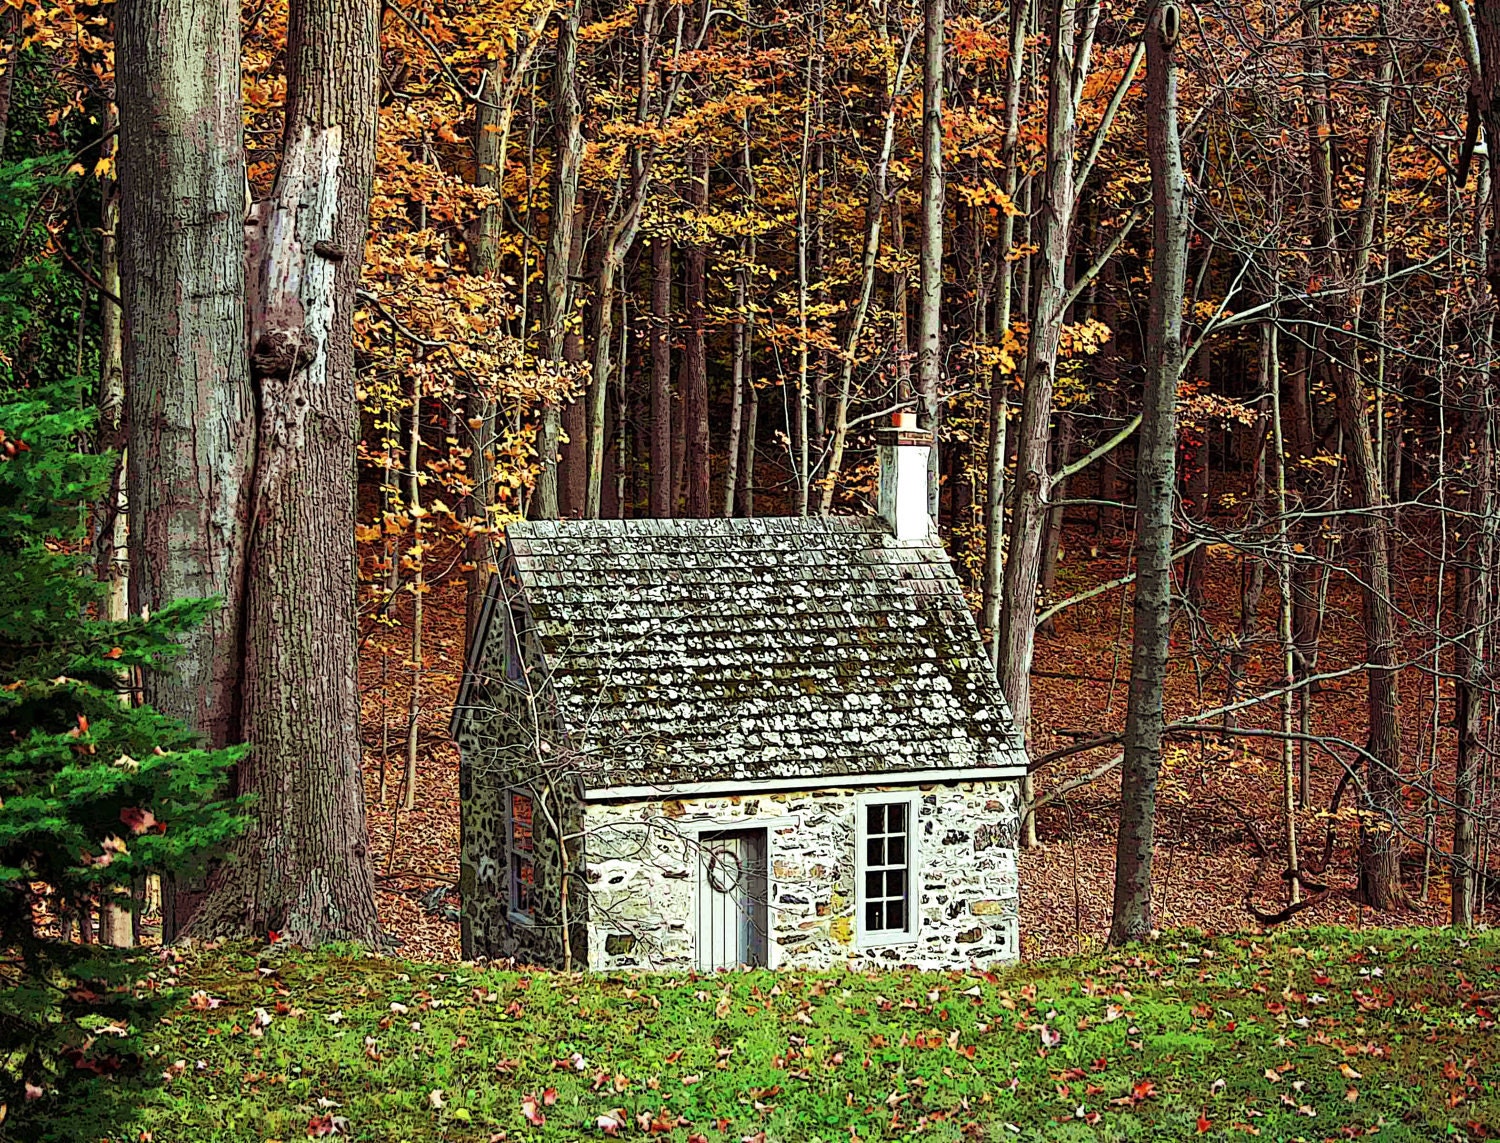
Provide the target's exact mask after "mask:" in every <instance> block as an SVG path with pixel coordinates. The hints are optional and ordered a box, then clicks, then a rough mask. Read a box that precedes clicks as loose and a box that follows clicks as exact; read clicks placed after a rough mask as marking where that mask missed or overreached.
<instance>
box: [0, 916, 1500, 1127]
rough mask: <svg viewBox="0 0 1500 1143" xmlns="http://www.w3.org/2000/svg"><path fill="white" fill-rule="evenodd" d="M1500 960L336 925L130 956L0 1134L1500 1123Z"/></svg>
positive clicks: (1333, 940) (1283, 940) (1428, 949)
mask: <svg viewBox="0 0 1500 1143" xmlns="http://www.w3.org/2000/svg"><path fill="white" fill-rule="evenodd" d="M1497 961H1500V938H1497V934H1495V933H1488V934H1479V935H1475V936H1473V937H1471V938H1468V939H1463V938H1459V937H1456V936H1454V935H1453V934H1450V933H1444V932H1428V931H1389V930H1385V931H1366V932H1361V933H1356V932H1350V931H1346V930H1312V931H1308V930H1303V931H1297V932H1287V933H1285V934H1282V935H1280V936H1276V937H1273V938H1229V937H1224V938H1201V937H1198V936H1196V935H1192V934H1174V935H1172V936H1169V937H1167V938H1164V939H1163V940H1161V941H1160V942H1159V943H1157V944H1155V945H1152V946H1150V947H1143V948H1133V949H1129V950H1126V951H1123V952H1119V953H1112V954H1107V955H1102V956H1096V957H1088V958H1083V959H1079V960H1069V961H1051V962H1045V963H1039V964H1033V965H1024V966H1019V967H1017V968H1015V969H1012V970H1009V971H1006V972H1002V973H999V974H993V975H988V974H984V973H978V972H975V973H947V974H932V973H926V974H923V973H892V974H883V975H854V974H848V973H832V974H821V975H820V974H786V975H776V974H771V973H766V972H755V973H737V974H732V975H720V976H717V977H713V978H706V979H693V978H691V977H684V976H682V975H675V976H654V975H641V976H632V977H622V976H611V977H587V976H579V975H562V974H548V973H540V972H534V973H516V972H498V971H481V970H479V969H476V968H474V967H465V966H453V965H447V966H435V965H424V964H410V963H404V962H401V961H395V960H385V959H376V958H365V957H362V956H359V955H357V954H351V953H349V952H347V951H343V952H340V951H327V952H322V953H316V954H309V953H301V952H295V951H290V950H287V951H283V950H281V949H269V950H255V949H250V948H244V947H232V948H228V949H223V950H219V951H216V952H202V951H196V952H182V953H180V954H179V953H173V954H171V956H170V957H169V958H167V959H163V958H161V957H159V956H157V955H150V956H144V957H140V958H138V959H136V960H134V961H132V962H130V963H131V968H130V971H131V974H132V976H133V982H132V985H131V987H132V988H133V989H134V990H135V992H136V993H137V994H138V995H139V997H140V998H141V999H143V1000H145V1001H148V1002H150V1003H151V1004H153V1005H154V1006H155V1008H154V1012H153V1014H152V1015H151V1016H149V1017H142V1018H141V1019H140V1020H138V1021H137V1023H135V1024H133V1025H132V1026H130V1027H127V1028H124V1029H121V1028H118V1027H116V1028H114V1029H110V1028H108V1027H107V1026H105V1018H104V1017H102V1016H101V1017H98V1018H97V1022H98V1023H99V1025H100V1026H99V1027H98V1028H97V1029H96V1030H97V1031H98V1032H100V1033H102V1034H101V1035H99V1037H98V1039H97V1040H96V1041H95V1043H94V1044H93V1045H92V1047H91V1048H90V1049H89V1054H88V1056H86V1057H84V1058H85V1059H87V1058H92V1057H93V1056H97V1055H98V1054H100V1053H113V1054H114V1055H115V1056H116V1057H117V1059H116V1060H114V1061H111V1062H110V1063H109V1064H108V1065H107V1066H106V1067H105V1068H103V1069H102V1070H104V1071H105V1072H106V1073H107V1075H106V1076H105V1077H103V1078H97V1079H96V1078H92V1077H90V1078H88V1079H86V1080H85V1081H84V1082H82V1083H73V1084H69V1085H67V1086H66V1087H65V1088H64V1089H63V1090H62V1091H56V1090H52V1089H49V1090H48V1092H47V1094H45V1095H43V1096H42V1098H40V1099H36V1100H33V1101H31V1102H30V1103H29V1104H27V1105H26V1107H25V1108H23V1109H21V1111H22V1113H23V1115H22V1118H24V1113H25V1112H26V1111H30V1112H31V1113H32V1114H33V1115H34V1114H35V1113H36V1112H38V1111H43V1110H45V1113H46V1116H47V1120H46V1122H45V1123H39V1122H37V1121H35V1120H34V1119H33V1120H31V1121H29V1122H26V1123H25V1124H24V1125H22V1124H21V1123H19V1122H18V1121H17V1118H16V1117H14V1116H13V1118H12V1122H11V1123H9V1124H7V1125H5V1126H4V1127H0V1133H3V1132H4V1131H5V1130H10V1131H12V1132H16V1131H20V1132H24V1134H15V1135H13V1136H12V1137H14V1138H24V1139H61V1140H100V1139H111V1140H132V1141H137V1140H149V1141H150V1143H215V1141H221V1140H223V1141H227V1140H235V1141H240V1140H246V1141H252V1140H253V1141H255V1143H263V1141H266V1140H282V1141H283V1143H292V1141H294V1140H303V1139H307V1138H309V1137H318V1136H319V1135H320V1134H321V1135H329V1134H333V1133H337V1135H338V1136H340V1137H346V1138H348V1139H351V1140H393V1141H394V1140H406V1141H413V1143H416V1141H424V1140H456V1141H458V1140H461V1141H473V1140H477V1141H480V1143H483V1141H486V1140H502V1139H503V1140H507V1141H522V1140H537V1141H542V1140H586V1139H602V1138H606V1137H609V1136H611V1135H617V1136H618V1137H620V1138H628V1139H640V1140H647V1139H653V1138H654V1139H660V1140H662V1141H663V1143H666V1141H675V1143H701V1141H703V1140H708V1141H711V1143H719V1141H721V1140H729V1141H731V1143H739V1141H741V1140H748V1141H750V1143H775V1141H777V1140H814V1139H818V1140H825V1141H830V1143H831V1141H847V1140H852V1139H861V1140H872V1139H890V1138H922V1139H933V1140H944V1139H949V1140H958V1139H975V1140H997V1141H998V1140H1040V1139H1045V1140H1096V1139H1142V1140H1159V1139H1181V1138H1198V1137H1200V1136H1201V1137H1203V1138H1207V1139H1243V1138H1246V1137H1256V1136H1258V1137H1259V1138H1261V1139H1276V1140H1293V1139H1304V1140H1322V1139H1343V1138H1363V1137H1366V1136H1368V1137H1371V1138H1375V1139H1380V1140H1401V1139H1421V1140H1431V1139H1440V1138H1454V1139H1465V1138H1468V1139H1477V1138H1487V1137H1493V1136H1494V1135H1496V1134H1500V1044H1497V1042H1496V1041H1497V1037H1496V1032H1495V1017H1494V1014H1493V1013H1494V1011H1495V1010H1496V1009H1497V1008H1500V966H1497ZM96 987H98V988H99V989H100V991H103V990H102V986H96ZM85 999H87V995H85ZM111 1031H113V1032H114V1033H115V1034H114V1035H111V1034H109V1033H110V1032H111ZM121 1031H124V1033H125V1034H124V1035H123V1036H119V1035H118V1033H119V1032H121ZM132 1054H138V1055H139V1056H140V1057H141V1060H140V1066H139V1068H136V1069H134V1070H132V1066H131V1063H130V1057H131V1055H132ZM81 1071H82V1072H83V1073H84V1074H89V1069H88V1068H87V1067H85V1068H83V1069H81ZM14 1110H16V1109H13V1111H14ZM1487 1132H1488V1133H1489V1134H1486V1133H1487Z"/></svg>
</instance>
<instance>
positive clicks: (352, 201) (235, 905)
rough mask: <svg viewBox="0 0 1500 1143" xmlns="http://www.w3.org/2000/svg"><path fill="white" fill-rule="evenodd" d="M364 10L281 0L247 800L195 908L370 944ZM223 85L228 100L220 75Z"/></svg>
mask: <svg viewBox="0 0 1500 1143" xmlns="http://www.w3.org/2000/svg"><path fill="white" fill-rule="evenodd" d="M378 13H379V8H378V5H377V4H376V3H375V2H374V0H293V3H292V4H291V7H290V11H289V18H288V25H287V62H288V67H287V103H286V126H285V130H284V134H283V140H282V160H281V168H280V170H279V172H278V175H277V182H276V189H275V191H274V192H273V193H272V196H271V198H270V199H269V200H267V201H265V202H263V203H260V204H258V218H257V224H256V225H255V226H254V227H253V228H252V230H251V241H250V243H249V249H248V254H249V258H248V262H249V266H250V281H249V288H250V293H249V300H250V306H249V312H250V317H251V331H250V335H251V344H252V346H253V351H252V357H251V375H252V377H253V378H254V379H255V383H256V386H257V390H258V397H259V413H260V421H259V435H258V441H257V444H258V448H257V451H256V457H255V484H254V492H253V500H252V503H251V505H250V513H249V530H250V532H251V534H252V537H253V540H252V543H251V546H250V556H249V568H248V575H247V582H248V591H247V593H246V602H245V631H246V639H245V659H244V706H243V723H244V727H243V728H244V735H245V738H246V740H247V741H249V742H251V743H252V744H253V749H252V751H251V753H250V754H249V755H248V757H247V758H246V760H245V762H244V763H243V764H242V765H241V767H240V770H239V776H238V777H239V790H240V792H241V793H244V794H249V795H252V796H253V797H254V798H255V802H254V811H253V819H252V823H251V826H250V828H249V829H248V830H247V831H246V833H245V834H244V835H243V836H242V837H241V838H240V839H238V841H237V842H236V843H235V844H234V845H233V846H232V847H231V849H232V854H233V857H234V860H232V861H230V862H228V863H226V864H225V865H223V866H221V867H220V868H219V869H218V871H217V872H216V874H215V876H214V878H213V879H212V881H211V884H210V896H209V899H208V900H207V901H206V902H205V903H204V905H203V908H202V910H201V911H200V912H199V914H198V916H197V917H196V919H195V920H194V923H193V932H194V933H195V934H197V935H204V936H209V935H220V934H230V935H239V936H247V935H255V936H264V935H265V934H266V933H267V932H268V931H275V932H278V933H281V934H282V935H283V936H284V937H285V938H286V939H288V940H290V941H294V942H296V943H299V944H309V945H312V944H321V943H324V942H326V941H331V940H357V941H362V942H365V943H371V944H373V943H375V942H376V941H377V940H378V938H379V935H380V934H379V927H378V924H377V921H376V915H375V883H374V874H373V871H372V870H371V867H370V858H369V850H368V843H367V839H366V835H365V809H364V792H363V790H364V788H363V781H362V776H361V748H360V733H359V690H358V685H357V684H358V661H357V645H356V644H357V633H358V632H357V626H356V622H355V588H356V569H355V551H354V524H355V500H354V471H355V453H354V446H355V440H356V436H357V432H358V425H359V411H358V405H357V403H356V402H355V398H354V342H353V335H352V318H353V310H354V292H355V288H356V286H357V285H358V281H359V271H360V265H361V262H362V260H363V259H362V253H363V250H364V242H365V233H366V230H367V228H368V224H369V207H370V190H371V182H372V177H373V173H374V164H375V128H376V109H377V103H376V64H377V60H378V58H379V39H378V37H379V21H378ZM234 91H235V93H236V96H237V95H238V86H237V84H236V86H235V88H234Z"/></svg>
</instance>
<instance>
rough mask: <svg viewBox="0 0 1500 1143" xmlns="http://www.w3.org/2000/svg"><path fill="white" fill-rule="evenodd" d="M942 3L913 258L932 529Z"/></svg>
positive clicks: (928, 80) (928, 79)
mask: <svg viewBox="0 0 1500 1143" xmlns="http://www.w3.org/2000/svg"><path fill="white" fill-rule="evenodd" d="M947 18H948V11H947V4H946V0H923V4H922V19H923V29H922V207H921V210H922V245H921V248H920V250H919V252H918V258H917V396H918V398H919V400H918V405H919V412H920V414H921V420H920V421H919V423H920V424H921V425H922V427H923V428H925V429H928V430H930V431H931V432H932V448H931V449H929V450H928V453H927V514H928V515H929V516H930V517H931V518H932V521H933V525H934V526H936V524H937V519H938V500H939V491H940V489H939V486H938V479H939V473H940V472H941V471H942V469H941V468H940V467H939V458H938V451H939V447H940V446H939V435H940V434H939V430H940V427H941V426H940V422H941V419H942V399H941V396H942V373H943V344H942V340H943V317H942V308H943V56H944V45H945V28H944V24H945V23H946V21H947Z"/></svg>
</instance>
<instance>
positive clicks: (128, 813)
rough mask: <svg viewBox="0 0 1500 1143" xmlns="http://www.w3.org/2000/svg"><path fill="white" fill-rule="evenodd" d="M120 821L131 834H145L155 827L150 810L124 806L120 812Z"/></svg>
mask: <svg viewBox="0 0 1500 1143" xmlns="http://www.w3.org/2000/svg"><path fill="white" fill-rule="evenodd" d="M120 821H121V822H122V823H123V824H124V825H125V826H126V828H128V829H129V830H130V832H131V833H145V832H146V831H147V830H148V829H151V828H153V827H154V826H155V825H156V815H155V814H153V813H152V812H151V811H150V810H143V809H140V808H138V807H136V806H126V807H125V808H124V809H123V810H121V811H120Z"/></svg>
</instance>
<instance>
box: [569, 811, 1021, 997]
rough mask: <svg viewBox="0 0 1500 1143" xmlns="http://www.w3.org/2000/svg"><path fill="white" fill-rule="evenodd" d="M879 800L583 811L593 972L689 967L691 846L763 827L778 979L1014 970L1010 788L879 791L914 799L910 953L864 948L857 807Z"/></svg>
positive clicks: (1014, 817) (1014, 818)
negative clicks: (703, 837)
mask: <svg viewBox="0 0 1500 1143" xmlns="http://www.w3.org/2000/svg"><path fill="white" fill-rule="evenodd" d="M875 789H876V788H867V789H861V790H852V789H838V788H835V789H828V790H816V791H806V792H792V793H780V794H760V795H745V796H740V797H728V796H724V797H711V798H696V799H686V800H666V801H660V800H658V801H650V802H630V803H625V804H607V803H592V804H589V805H587V806H585V808H584V828H585V830H586V834H587V836H586V838H585V842H584V847H585V852H586V858H585V860H586V862H587V876H588V881H589V921H588V947H589V965H590V967H592V968H594V969H625V968H648V969H687V968H692V967H693V963H694V958H693V925H692V917H693V908H694V896H695V893H696V883H697V848H696V842H695V836H696V831H697V830H698V829H699V828H701V827H703V826H704V825H705V824H706V823H711V825H712V826H713V827H716V828H730V829H732V828H745V827H751V826H756V825H764V826H766V828H767V833H768V840H769V853H768V861H769V865H770V887H769V896H770V900H769V903H768V910H767V911H768V917H769V923H770V934H769V941H768V947H769V949H770V961H771V967H773V968H774V967H797V968H814V969H818V968H829V967H832V966H835V965H843V964H848V963H851V962H852V963H853V964H855V965H858V966H868V965H872V964H874V965H885V966H891V967H894V966H898V965H915V966H918V967H921V968H948V967H967V966H968V965H969V963H970V962H971V961H977V962H978V963H979V964H981V965H987V964H990V963H993V962H996V961H1003V960H1013V959H1015V957H1016V956H1017V955H1018V952H1019V934H1018V921H1019V912H1020V901H1019V890H1018V885H1017V878H1016V842H1017V832H1018V826H1019V815H1018V805H1019V796H1018V795H1019V791H1018V783H1016V782H1014V781H999V782H958V783H953V784H946V785H922V786H916V787H912V786H904V787H901V786H891V787H885V786H882V787H878V789H879V790H880V791H881V792H889V793H909V792H911V791H913V790H916V791H917V792H918V793H919V794H920V803H919V808H918V815H917V829H916V840H917V850H916V855H915V856H916V863H915V867H914V868H915V875H914V877H913V879H912V885H913V891H914V893H915V895H916V898H917V906H918V908H919V909H920V913H921V926H920V930H919V933H918V939H917V941H916V942H915V943H914V944H904V945H892V946H887V947H876V948H870V949H861V948H860V947H859V945H858V939H857V934H856V918H855V895H854V894H855V883H854V878H855V852H854V851H855V837H856V828H857V825H856V822H857V819H856V815H855V811H856V806H857V799H858V797H859V796H860V795H861V794H867V793H872V792H874V790H875Z"/></svg>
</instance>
